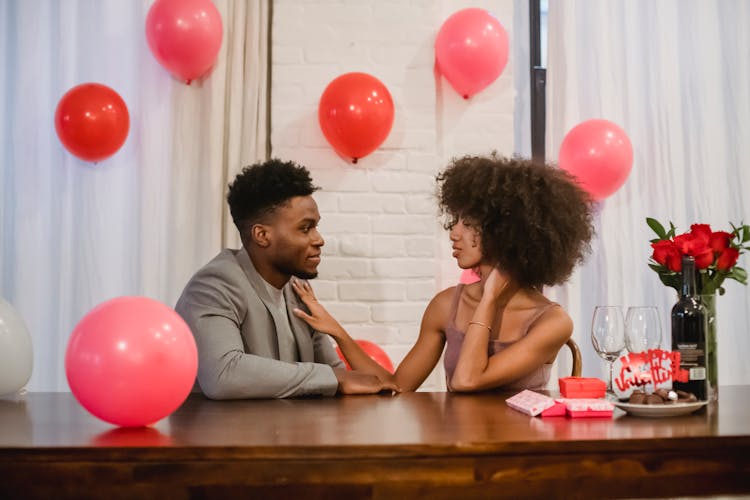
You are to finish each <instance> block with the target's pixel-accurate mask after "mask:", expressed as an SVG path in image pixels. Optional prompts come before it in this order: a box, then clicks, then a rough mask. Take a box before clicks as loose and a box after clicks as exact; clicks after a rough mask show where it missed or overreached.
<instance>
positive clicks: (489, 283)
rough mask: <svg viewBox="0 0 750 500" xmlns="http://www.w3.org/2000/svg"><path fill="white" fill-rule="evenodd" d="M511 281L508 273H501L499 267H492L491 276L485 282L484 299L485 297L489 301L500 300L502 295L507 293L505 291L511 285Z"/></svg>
mask: <svg viewBox="0 0 750 500" xmlns="http://www.w3.org/2000/svg"><path fill="white" fill-rule="evenodd" d="M482 271H484V270H482ZM510 281H511V279H510V276H509V275H508V274H507V273H505V272H503V271H501V270H500V269H498V268H497V267H492V268H491V269H490V270H489V275H488V276H487V279H486V280H485V282H484V290H483V292H482V299H484V298H485V297H486V298H487V299H488V300H497V299H499V298H500V295H502V293H503V291H505V289H506V288H507V287H508V285H509V284H510Z"/></svg>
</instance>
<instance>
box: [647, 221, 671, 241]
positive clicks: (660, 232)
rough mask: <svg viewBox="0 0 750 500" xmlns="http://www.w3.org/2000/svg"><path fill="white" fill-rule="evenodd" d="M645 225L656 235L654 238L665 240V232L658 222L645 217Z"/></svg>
mask: <svg viewBox="0 0 750 500" xmlns="http://www.w3.org/2000/svg"><path fill="white" fill-rule="evenodd" d="M646 224H648V227H650V228H651V229H653V231H654V232H655V233H656V236H658V237H659V238H661V239H662V240H665V239H667V231H666V230H665V229H664V226H662V225H661V223H660V222H659V221H658V220H656V219H652V218H651V217H646Z"/></svg>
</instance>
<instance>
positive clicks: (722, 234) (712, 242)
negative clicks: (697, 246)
mask: <svg viewBox="0 0 750 500" xmlns="http://www.w3.org/2000/svg"><path fill="white" fill-rule="evenodd" d="M731 239H732V233H727V232H726V231H716V232H715V233H711V239H709V241H708V246H710V247H711V250H713V251H714V252H715V253H717V254H718V253H721V252H722V251H723V250H724V249H725V248H729V240H731Z"/></svg>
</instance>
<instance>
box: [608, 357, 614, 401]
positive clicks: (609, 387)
mask: <svg viewBox="0 0 750 500" xmlns="http://www.w3.org/2000/svg"><path fill="white" fill-rule="evenodd" d="M607 363H609V371H608V373H607V376H608V377H607V392H609V393H614V392H615V391H614V390H613V388H612V379H613V375H614V370H615V363H614V361H607Z"/></svg>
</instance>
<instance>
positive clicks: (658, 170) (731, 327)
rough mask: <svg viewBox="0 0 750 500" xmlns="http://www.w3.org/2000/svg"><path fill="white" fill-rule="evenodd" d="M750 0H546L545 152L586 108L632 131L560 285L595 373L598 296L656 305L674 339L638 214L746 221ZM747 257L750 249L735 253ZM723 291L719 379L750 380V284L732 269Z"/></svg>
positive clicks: (670, 294) (749, 207)
mask: <svg viewBox="0 0 750 500" xmlns="http://www.w3.org/2000/svg"><path fill="white" fill-rule="evenodd" d="M748 25H750V2H747V1H745V0H679V1H678V0H659V1H656V0H629V1H627V2H625V1H622V0H561V1H555V2H549V46H548V47H549V56H548V72H547V76H548V87H547V154H548V158H549V159H551V160H557V154H558V152H559V148H560V144H561V142H562V140H563V137H564V136H565V134H566V133H567V132H568V131H569V130H570V129H571V128H572V127H573V126H575V125H576V124H578V123H580V122H581V121H584V120H587V119H591V118H605V119H608V120H610V121H613V122H615V123H617V124H619V125H620V126H621V127H622V128H623V129H624V130H625V131H626V132H627V134H628V136H629V137H630V140H631V142H632V143H633V149H634V153H635V160H634V163H633V170H632V173H631V174H630V178H629V179H628V181H627V183H626V184H625V185H624V186H623V187H622V188H621V189H620V190H619V191H618V192H617V193H615V194H614V195H613V196H611V197H610V198H608V199H607V200H605V201H604V202H603V203H602V204H601V205H600V207H599V211H598V214H597V217H596V226H597V227H596V229H597V232H598V236H597V239H596V241H595V242H594V244H593V252H592V255H591V257H590V258H589V260H588V263H587V264H586V265H584V266H583V267H582V268H581V269H580V270H579V272H578V273H577V274H576V275H575V277H574V279H573V280H572V281H571V282H570V283H569V284H568V285H567V286H564V287H560V288H558V289H555V290H554V291H553V292H554V295H555V296H556V298H557V300H558V301H559V302H561V303H562V304H563V305H564V306H565V307H566V308H567V309H568V310H569V311H570V312H571V314H572V316H573V317H574V320H575V324H576V327H575V328H576V329H575V333H574V338H575V340H576V341H577V342H578V343H579V345H580V346H581V348H582V351H583V358H584V364H583V368H584V374H587V375H589V376H603V374H604V363H603V361H602V360H600V359H599V358H598V357H597V356H596V354H595V353H594V351H593V348H592V346H591V340H590V325H591V317H592V313H593V309H594V306H596V305H597V304H610V305H621V306H624V307H627V306H633V305H656V306H658V307H659V309H660V312H661V315H662V321H663V327H664V330H663V333H664V334H665V338H666V339H667V342H669V339H670V337H669V335H670V330H669V313H670V309H671V306H672V305H673V304H674V302H675V301H676V295H675V293H674V291H673V290H672V289H671V288H666V287H665V286H663V285H662V284H661V283H660V281H659V279H658V277H657V275H656V274H655V273H654V272H653V271H651V270H650V269H649V268H648V267H647V266H646V263H647V260H648V257H649V256H650V254H651V249H650V247H649V244H648V240H649V239H651V238H653V237H654V235H653V233H652V232H651V230H650V229H649V228H648V227H647V226H646V223H645V218H646V217H647V216H649V217H654V218H656V219H658V220H660V221H662V222H666V221H668V220H671V221H673V222H674V223H675V224H676V225H677V226H678V228H679V229H681V230H688V229H689V226H690V224H692V223H698V222H703V223H708V224H711V226H712V228H714V230H719V229H722V230H730V231H731V228H730V227H729V222H730V221H732V222H734V223H735V224H736V223H739V222H740V221H743V220H744V222H746V223H748V222H750V195H748V193H750V168H749V167H748V165H747V162H748V158H750V120H748V117H750V31H748V29H747V26H748ZM740 265H741V266H743V267H746V268H747V267H748V266H750V257H748V256H747V255H745V256H742V257H740ZM725 285H726V289H727V292H726V295H724V296H722V297H719V298H718V300H717V302H718V304H717V310H718V311H717V318H718V319H717V322H718V344H719V352H718V356H719V383H720V384H721V385H731V384H748V383H750V364H749V363H748V362H747V357H748V355H750V331H749V330H748V324H750V291H748V288H747V287H743V286H742V285H740V284H738V283H736V282H734V281H727V282H725Z"/></svg>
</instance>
